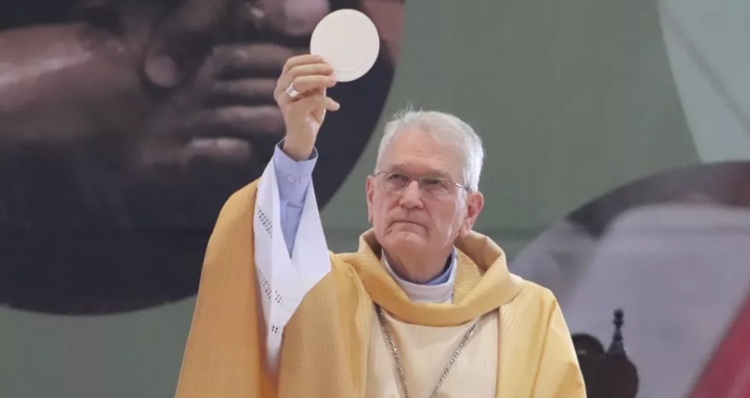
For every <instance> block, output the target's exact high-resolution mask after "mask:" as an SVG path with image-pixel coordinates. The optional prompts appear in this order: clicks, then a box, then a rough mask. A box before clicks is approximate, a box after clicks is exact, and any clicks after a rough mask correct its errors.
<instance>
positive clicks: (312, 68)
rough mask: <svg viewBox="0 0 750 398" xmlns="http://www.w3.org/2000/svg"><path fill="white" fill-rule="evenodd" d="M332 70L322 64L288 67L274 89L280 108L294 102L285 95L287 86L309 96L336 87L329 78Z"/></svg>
mask: <svg viewBox="0 0 750 398" xmlns="http://www.w3.org/2000/svg"><path fill="white" fill-rule="evenodd" d="M332 73H333V68H332V67H331V66H330V65H328V64H326V63H324V62H317V63H304V64H297V65H294V66H292V67H290V68H289V69H288V70H287V71H286V73H284V74H282V75H281V77H280V78H279V80H278V85H277V87H276V100H277V102H278V104H279V105H280V106H284V105H285V104H287V103H290V102H292V101H293V100H295V99H294V98H292V97H290V96H289V95H288V94H287V93H286V89H287V88H288V87H289V85H290V84H291V85H293V87H294V89H295V90H297V91H298V92H299V93H302V94H303V95H302V96H301V97H304V96H305V95H304V94H308V95H309V94H310V93H314V92H318V93H322V92H324V91H325V90H326V89H328V88H331V87H333V86H335V85H336V79H335V78H334V77H333V76H331V75H332Z"/></svg>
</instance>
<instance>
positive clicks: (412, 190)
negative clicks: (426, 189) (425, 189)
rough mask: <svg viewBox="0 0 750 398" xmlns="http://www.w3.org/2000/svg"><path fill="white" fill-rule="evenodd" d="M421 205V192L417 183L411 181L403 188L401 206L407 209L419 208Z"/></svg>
mask: <svg viewBox="0 0 750 398" xmlns="http://www.w3.org/2000/svg"><path fill="white" fill-rule="evenodd" d="M421 204H422V190H421V189H420V188H419V183H418V182H417V181H412V182H410V183H409V185H407V186H406V187H404V191H403V193H402V195H401V206H404V207H406V208H407V209H412V208H415V207H419V206H421Z"/></svg>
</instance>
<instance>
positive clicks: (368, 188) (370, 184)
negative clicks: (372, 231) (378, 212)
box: [365, 176, 375, 224]
mask: <svg viewBox="0 0 750 398" xmlns="http://www.w3.org/2000/svg"><path fill="white" fill-rule="evenodd" d="M373 195H375V181H373V177H372V176H367V180H366V181H365V196H366V197H367V222H369V223H370V224H372V197H373Z"/></svg>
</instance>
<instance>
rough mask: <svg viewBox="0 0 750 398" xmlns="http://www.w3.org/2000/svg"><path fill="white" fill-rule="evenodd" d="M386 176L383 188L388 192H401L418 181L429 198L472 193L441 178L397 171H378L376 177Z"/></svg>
mask: <svg viewBox="0 0 750 398" xmlns="http://www.w3.org/2000/svg"><path fill="white" fill-rule="evenodd" d="M381 175H384V178H383V180H382V181H383V188H385V190H386V191H387V192H390V193H395V192H401V191H402V190H404V189H405V188H406V187H408V186H409V184H411V182H412V181H417V183H418V184H419V189H420V190H421V191H422V193H424V194H425V195H427V196H431V197H434V198H445V197H448V196H451V195H453V194H455V193H456V189H457V188H460V189H464V190H466V191H470V189H469V188H468V187H465V186H463V185H461V184H458V183H456V182H453V181H451V180H449V179H447V178H441V177H422V178H415V177H412V176H410V175H408V174H404V173H399V172H395V171H376V172H375V177H379V176H381Z"/></svg>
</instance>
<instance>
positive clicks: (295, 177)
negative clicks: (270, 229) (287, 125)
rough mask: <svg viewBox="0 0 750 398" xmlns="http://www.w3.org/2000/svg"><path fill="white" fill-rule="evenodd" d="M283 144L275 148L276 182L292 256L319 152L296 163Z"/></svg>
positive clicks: (281, 221) (280, 209)
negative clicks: (283, 148) (283, 147)
mask: <svg viewBox="0 0 750 398" xmlns="http://www.w3.org/2000/svg"><path fill="white" fill-rule="evenodd" d="M282 146H283V142H282V143H280V144H279V145H277V146H276V148H274V155H273V160H272V161H273V163H274V168H275V170H276V181H277V183H278V185H279V202H280V208H279V211H280V214H279V216H280V223H281V230H282V233H283V235H284V241H285V242H286V247H287V250H288V251H289V254H290V255H291V253H292V249H294V241H295V238H296V235H297V230H298V229H299V224H300V221H301V220H302V210H303V209H304V206H305V197H306V196H307V190H308V189H309V188H310V185H311V181H312V172H313V169H314V168H315V163H316V161H317V152H315V151H314V150H313V153H312V155H311V156H310V157H309V158H308V159H307V160H303V161H296V160H295V159H293V158H292V157H290V156H289V155H287V154H286V153H285V152H284V151H283V150H282V149H281V148H282Z"/></svg>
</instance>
